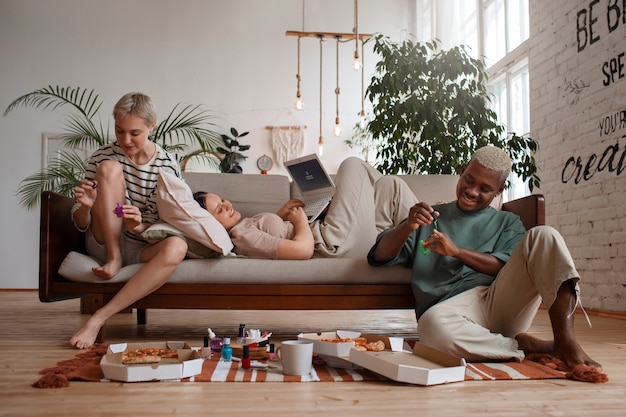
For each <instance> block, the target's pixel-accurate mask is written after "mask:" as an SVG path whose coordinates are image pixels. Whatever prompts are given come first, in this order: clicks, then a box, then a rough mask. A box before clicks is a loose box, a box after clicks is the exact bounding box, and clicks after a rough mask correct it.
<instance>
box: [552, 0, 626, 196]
mask: <svg viewBox="0 0 626 417" xmlns="http://www.w3.org/2000/svg"><path fill="white" fill-rule="evenodd" d="M622 25H626V0H604V1H602V2H601V0H592V1H590V2H589V6H588V7H586V8H584V9H580V10H579V11H578V12H577V13H576V39H577V41H578V53H581V52H582V51H584V50H585V49H586V48H587V47H591V46H592V45H594V44H596V43H597V42H599V41H600V39H602V37H604V36H607V35H610V34H612V33H613V32H614V31H616V30H617V29H618V28H620V26H622ZM617 36H619V32H618V33H617ZM620 45H621V44H620ZM600 69H601V72H602V77H601V79H602V85H603V86H604V87H609V86H614V85H615V83H617V82H618V81H621V80H623V79H624V78H626V53H625V52H620V53H618V54H617V55H613V56H610V57H608V59H606V60H605V61H604V62H603V63H602V65H601V68H600ZM598 125H599V128H600V138H602V137H603V136H608V135H611V134H614V133H616V132H618V131H620V130H623V129H626V110H619V111H616V112H614V113H612V114H610V115H608V116H604V117H601V118H600V120H599V122H598ZM621 139H622V142H624V139H626V135H624V134H623V135H622V136H621ZM625 164H626V145H623V146H620V143H619V138H618V139H617V140H616V141H615V143H614V144H611V145H608V146H607V147H606V148H605V149H604V151H603V152H601V153H600V154H598V153H592V154H591V156H589V157H588V158H587V159H586V160H585V159H584V158H583V157H581V156H571V157H570V158H569V159H568V160H567V162H566V163H565V166H564V167H563V170H562V171H561V182H562V183H564V184H565V183H567V182H569V181H571V180H572V179H573V180H574V183H576V184H578V183H580V181H583V180H584V181H588V180H590V179H591V178H592V177H593V176H594V174H595V173H597V172H601V171H605V170H606V171H608V172H615V173H616V175H618V176H619V175H621V174H622V172H624V170H625V169H626V165H625Z"/></svg>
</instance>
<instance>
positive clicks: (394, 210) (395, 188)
mask: <svg viewBox="0 0 626 417" xmlns="http://www.w3.org/2000/svg"><path fill="white" fill-rule="evenodd" d="M335 185H336V186H337V190H336V192H335V196H334V197H333V200H332V201H331V203H330V206H329V208H328V213H327V214H326V217H325V218H324V219H323V220H322V221H316V222H314V223H313V224H312V225H311V231H312V232H313V239H314V241H315V256H318V257H346V258H365V257H366V256H367V253H368V252H369V250H370V248H371V247H372V246H373V245H374V243H375V242H376V237H377V236H378V234H379V233H380V232H382V231H383V230H385V229H388V228H391V227H394V226H395V225H397V224H399V223H400V222H401V221H402V220H404V219H406V218H407V216H408V215H409V209H410V208H411V207H412V206H413V205H415V204H417V203H418V199H417V197H416V196H415V194H413V192H412V191H411V189H410V188H409V187H408V185H406V183H405V182H404V181H403V180H402V179H401V178H398V177H396V176H393V175H383V174H381V173H380V172H379V171H377V170H376V169H375V168H373V167H372V166H371V165H369V164H367V163H366V162H364V161H362V160H361V159H359V158H356V157H350V158H347V159H346V160H345V161H343V162H342V163H341V165H340V166H339V169H338V170H337V176H336V177H335Z"/></svg>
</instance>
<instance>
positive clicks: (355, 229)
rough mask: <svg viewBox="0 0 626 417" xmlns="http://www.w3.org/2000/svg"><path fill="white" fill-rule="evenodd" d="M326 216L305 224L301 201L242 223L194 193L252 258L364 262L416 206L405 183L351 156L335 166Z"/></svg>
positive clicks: (218, 201) (220, 204) (226, 206)
mask: <svg viewBox="0 0 626 417" xmlns="http://www.w3.org/2000/svg"><path fill="white" fill-rule="evenodd" d="M335 185H336V188H337V189H336V192H335V195H334V197H333V200H332V201H331V203H330V206H329V207H328V212H327V213H326V216H325V217H324V218H323V219H321V220H316V221H314V222H313V223H311V224H309V222H308V219H307V216H306V214H305V213H304V210H303V209H302V207H303V206H304V204H303V203H302V202H301V201H300V200H289V201H288V202H287V203H285V205H284V206H283V207H282V208H281V209H280V210H278V212H276V213H260V214H257V215H255V216H252V217H249V218H242V216H241V213H239V212H238V211H236V210H235V208H234V207H233V205H232V204H231V203H230V201H228V200H226V199H223V198H221V197H220V196H218V195H217V194H212V193H207V192H204V191H198V192H196V193H194V198H195V199H196V201H197V202H198V203H199V204H200V206H202V207H203V208H205V209H206V210H208V211H209V212H210V213H211V214H212V215H213V216H214V217H215V218H216V219H217V220H218V221H219V222H220V223H221V224H222V225H223V226H224V228H225V229H226V230H227V231H228V233H229V234H230V237H231V239H232V242H233V244H234V245H235V248H234V252H235V253H236V254H238V255H245V256H248V257H250V258H266V259H309V258H311V257H312V256H314V255H315V256H316V257H327V258H328V257H345V258H361V257H362V258H365V257H366V256H367V252H368V251H369V249H370V248H371V246H372V245H373V244H374V242H375V240H376V236H377V235H378V233H380V232H381V231H382V230H384V229H387V228H389V227H393V226H395V225H397V224H398V223H400V222H401V221H402V220H404V219H405V218H406V217H407V215H408V212H409V208H410V207H411V206H413V205H414V204H416V203H417V202H418V200H417V198H416V197H415V195H414V194H413V192H412V191H411V190H410V189H409V188H408V186H407V185H406V184H405V183H404V181H403V180H402V179H400V178H397V177H394V176H385V175H383V174H381V173H380V172H378V171H377V170H376V169H374V168H373V167H371V166H370V165H369V164H367V163H365V162H364V161H362V160H360V159H358V158H355V157H350V158H348V159H346V160H344V161H343V162H342V163H341V165H340V166H339V170H338V171H337V175H336V177H335Z"/></svg>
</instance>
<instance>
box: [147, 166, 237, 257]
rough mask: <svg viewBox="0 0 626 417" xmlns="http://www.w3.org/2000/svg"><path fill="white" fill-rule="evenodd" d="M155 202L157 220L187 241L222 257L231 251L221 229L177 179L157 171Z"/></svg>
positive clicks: (180, 180)
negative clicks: (174, 229)
mask: <svg viewBox="0 0 626 417" xmlns="http://www.w3.org/2000/svg"><path fill="white" fill-rule="evenodd" d="M156 203H157V210H158V212H159V217H160V218H161V219H162V220H163V221H165V222H166V223H168V224H170V225H172V226H174V227H175V228H176V229H178V230H179V231H181V232H182V233H183V234H184V235H185V236H187V237H188V238H190V239H192V240H195V241H196V242H198V243H200V244H201V245H203V246H206V247H207V248H210V249H213V250H214V251H216V252H219V253H221V254H222V255H227V254H228V253H230V251H232V249H233V243H232V242H231V240H230V236H229V235H228V232H227V231H226V229H224V226H222V225H221V224H220V223H219V222H218V221H217V220H216V219H215V217H213V215H212V214H211V213H209V212H208V211H206V210H205V209H203V208H202V207H200V205H199V204H198V203H197V202H196V200H194V199H193V193H192V192H191V189H190V188H189V186H188V185H187V183H185V181H183V180H182V179H180V178H178V177H177V176H175V175H173V174H170V173H168V172H165V171H163V170H160V171H159V176H158V178H157V189H156Z"/></svg>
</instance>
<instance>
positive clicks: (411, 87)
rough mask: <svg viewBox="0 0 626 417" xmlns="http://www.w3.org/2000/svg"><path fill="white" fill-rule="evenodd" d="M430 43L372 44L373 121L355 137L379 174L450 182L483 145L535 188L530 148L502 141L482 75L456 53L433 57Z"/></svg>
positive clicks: (461, 51)
mask: <svg viewBox="0 0 626 417" xmlns="http://www.w3.org/2000/svg"><path fill="white" fill-rule="evenodd" d="M438 47H439V44H438V42H437V41H433V42H429V43H420V42H414V41H412V40H405V41H403V42H400V43H396V42H393V41H391V40H389V38H387V37H384V36H383V35H380V34H379V35H376V36H375V37H374V52H376V53H377V54H379V55H380V57H381V59H380V61H379V62H378V63H377V65H376V71H375V74H374V75H373V77H372V80H371V83H370V85H369V86H368V88H367V91H366V95H367V98H368V99H369V100H370V101H371V102H372V104H373V115H372V117H371V120H370V121H369V122H368V123H367V125H366V127H365V132H363V134H365V135H369V136H370V137H371V140H372V141H373V144H374V146H375V147H376V150H377V161H378V164H377V167H378V168H379V169H380V170H381V171H382V172H384V173H386V174H398V173H406V174H414V173H420V174H456V173H459V171H460V169H461V167H462V165H463V164H464V163H466V162H467V161H468V160H469V158H470V156H471V155H472V153H473V152H474V151H475V150H476V149H477V148H479V147H481V146H484V145H495V146H498V147H501V148H502V149H505V150H507V151H508V153H509V155H510V156H511V159H512V161H513V169H512V170H513V172H515V173H516V174H518V175H519V176H520V177H521V178H522V179H523V180H524V181H528V185H529V188H530V190H531V191H532V190H533V188H534V187H535V186H536V187H539V185H540V179H539V177H538V176H537V166H536V163H535V159H534V156H533V154H534V152H535V151H536V150H537V146H538V145H537V142H536V141H534V140H533V139H531V138H528V137H522V136H518V135H516V134H514V133H509V134H506V133H505V131H504V127H503V126H502V125H501V124H499V123H498V120H497V116H496V114H495V112H494V111H493V110H491V109H490V107H489V101H490V98H489V94H488V92H487V89H486V85H485V83H486V80H487V72H486V70H485V67H484V64H483V62H482V61H481V60H479V59H474V58H472V57H471V56H470V55H469V54H468V53H467V51H466V50H465V48H464V47H462V46H459V47H454V48H452V49H450V50H447V51H439V50H438V49H439V48H438Z"/></svg>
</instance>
